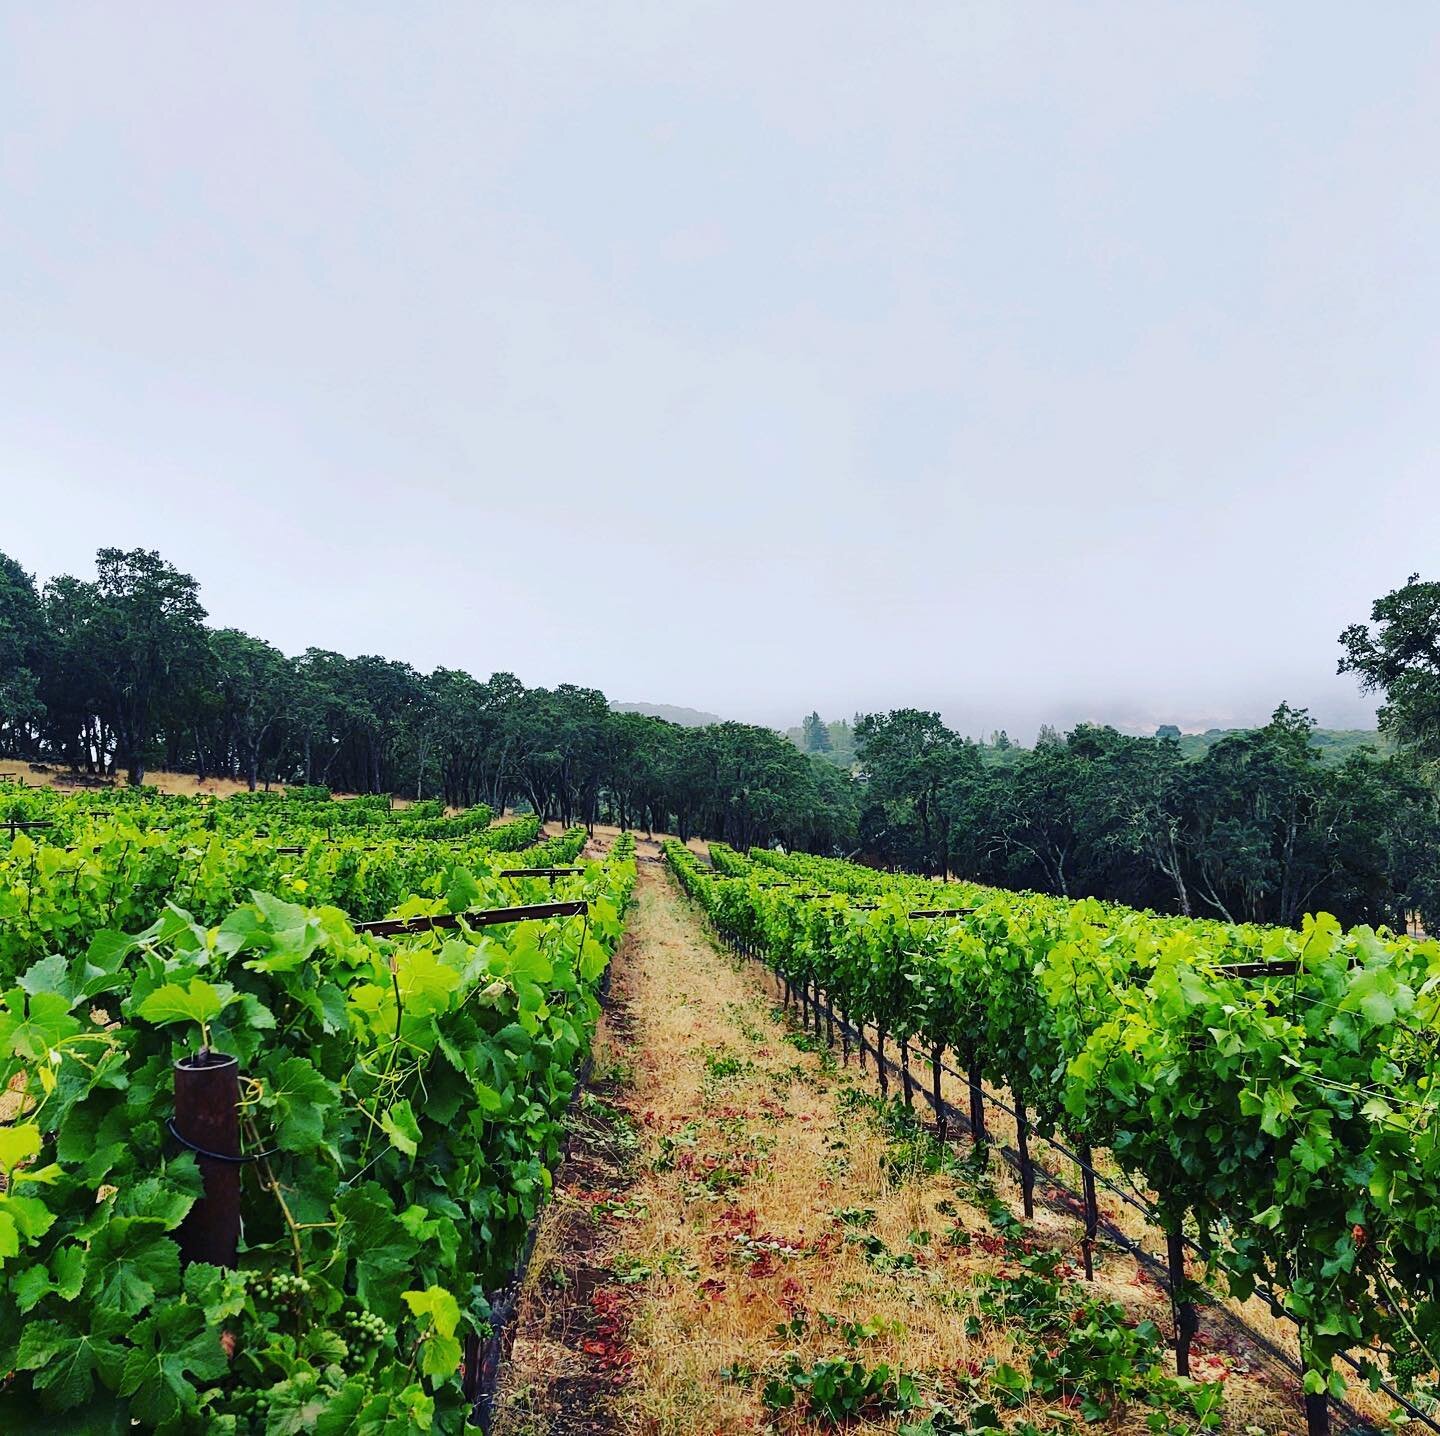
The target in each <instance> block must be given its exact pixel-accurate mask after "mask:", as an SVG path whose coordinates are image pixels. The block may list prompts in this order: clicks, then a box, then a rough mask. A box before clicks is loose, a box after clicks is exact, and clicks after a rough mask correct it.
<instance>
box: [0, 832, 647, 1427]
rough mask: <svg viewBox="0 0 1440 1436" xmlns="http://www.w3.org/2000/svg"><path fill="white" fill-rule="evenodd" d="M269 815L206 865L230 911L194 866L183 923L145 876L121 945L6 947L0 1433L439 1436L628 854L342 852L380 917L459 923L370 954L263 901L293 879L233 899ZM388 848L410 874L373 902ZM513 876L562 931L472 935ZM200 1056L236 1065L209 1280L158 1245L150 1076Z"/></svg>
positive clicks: (361, 937)
mask: <svg viewBox="0 0 1440 1436" xmlns="http://www.w3.org/2000/svg"><path fill="white" fill-rule="evenodd" d="M286 817H287V822H289V821H290V820H291V819H292V817H293V814H291V813H289V812H288V811H287V814H286ZM112 821H113V822H115V823H116V824H121V825H126V826H127V827H128V829H129V833H130V835H129V836H127V838H126V839H122V840H121V842H122V845H123V844H124V842H126V841H130V842H132V843H133V842H134V841H135V839H134V837H133V834H134V833H142V834H144V833H146V828H145V827H144V826H137V825H136V824H135V823H134V822H133V820H132V819H131V818H130V817H127V816H125V815H123V814H120V813H116V814H115V815H113V819H112ZM426 821H431V820H430V819H426ZM275 824H276V819H275V818H274V817H272V819H271V829H270V832H269V834H268V835H266V836H262V835H260V834H259V833H251V834H249V835H248V836H242V835H241V834H240V833H239V832H235V833H232V834H231V835H230V837H229V838H228V839H227V842H229V843H232V844H234V845H236V846H237V847H238V848H239V849H241V850H243V853H244V856H243V858H237V859H235V866H234V867H233V869H228V870H227V874H226V879H227V880H228V881H229V882H230V883H231V892H230V896H229V898H228V899H226V898H225V897H223V896H222V895H221V885H220V884H219V882H218V880H217V887H216V890H215V896H214V906H207V907H205V908H204V911H205V913H206V915H205V916H204V917H201V916H199V915H197V914H196V913H193V912H190V911H186V910H185V909H184V908H182V907H180V906H178V905H176V904H174V903H169V902H166V901H165V896H166V895H165V893H164V892H163V891H157V892H156V893H155V894H154V900H155V901H157V902H158V904H159V911H158V913H157V914H156V915H155V916H154V919H153V921H151V922H149V923H148V925H147V926H145V927H143V928H142V929H141V930H139V931H136V930H134V929H133V928H132V929H130V930H127V929H126V927H125V925H124V924H118V925H109V926H100V927H98V928H94V924H93V923H92V922H91V918H90V916H89V910H88V909H86V912H85V916H84V917H82V920H81V924H77V926H81V925H84V924H89V925H90V926H91V928H93V929H94V930H92V931H91V932H90V935H89V937H88V941H86V942H85V944H84V946H83V949H81V950H79V951H75V950H74V948H75V946H76V945H77V944H69V943H66V942H64V941H56V942H53V943H52V942H50V941H49V940H48V939H46V938H45V937H35V938H32V941H33V942H35V943H36V944H38V946H35V947H32V949H31V951H30V953H29V954H28V957H29V960H28V961H22V960H21V954H20V953H19V951H18V950H17V951H16V952H15V953H12V954H11V958H12V961H13V964H14V970H15V971H17V972H18V976H16V977H15V978H14V979H13V980H7V982H6V984H5V988H4V990H3V991H0V1089H3V1091H4V1093H5V1094H6V1095H5V1097H4V1099H3V1100H4V1102H5V1106H4V1107H3V1108H0V1174H3V1184H0V1283H3V1289H0V1372H4V1373H8V1375H7V1376H5V1377H4V1378H3V1380H0V1429H3V1430H5V1431H7V1432H22V1431H28V1430H39V1429H42V1428H43V1429H47V1430H54V1429H57V1425H58V1427H59V1428H60V1429H64V1430H66V1431H67V1432H88V1431H93V1432H101V1431H105V1432H110V1431H123V1430H128V1429H131V1428H132V1426H134V1425H139V1426H141V1427H143V1428H145V1429H154V1430H160V1431H166V1432H171V1431H177V1432H178V1431H185V1432H191V1431H194V1432H199V1431H204V1432H225V1431H231V1432H268V1433H288V1432H300V1431H305V1432H310V1431H317V1432H336V1433H338V1432H360V1433H382V1432H383V1433H390V1432H395V1433H399V1432H424V1431H431V1430H436V1429H439V1430H458V1429H460V1428H461V1426H462V1425H463V1423H464V1420H465V1417H466V1415H467V1413H468V1411H469V1409H470V1408H469V1403H468V1400H467V1398H466V1395H465V1393H464V1391H463V1389H462V1379H461V1370H460V1368H461V1353H462V1344H463V1343H464V1341H465V1340H466V1338H467V1337H472V1336H483V1335H484V1334H485V1333H486V1329H487V1322H488V1318H489V1315H490V1312H489V1309H488V1304H487V1301H486V1296H485V1293H486V1292H487V1290H490V1289H492V1288H494V1287H495V1286H497V1285H499V1284H500V1283H501V1282H502V1281H503V1280H504V1278H505V1277H506V1275H507V1274H508V1272H509V1271H510V1269H511V1267H512V1266H513V1264H514V1262H515V1260H516V1258H517V1256H518V1255H519V1253H520V1252H521V1251H522V1249H523V1246H524V1243H525V1240H526V1235H527V1231H528V1229H529V1227H530V1225H531V1223H532V1221H533V1219H534V1217H535V1214H536V1211H537V1209H538V1206H539V1204H540V1203H541V1201H542V1200H543V1197H544V1195H545V1193H546V1191H547V1189H548V1187H549V1183H550V1173H551V1171H552V1169H553V1167H554V1165H555V1162H556V1160H557V1157H558V1153H559V1149H560V1142H561V1138H562V1132H563V1125H562V1123H563V1115H564V1110H565V1106H566V1103H567V1101H568V1099H569V1097H570V1095H571V1093H572V1091H573V1088H574V1084H575V1080H576V1077H575V1073H576V1069H577V1066H578V1065H579V1063H580V1061H581V1060H582V1058H583V1055H584V1053H585V1051H586V1050H587V1048H588V1044H589V1041H590V1037H591V1034H592V1032H593V1028H594V1023H595V1020H596V1016H597V1013H598V1004H597V989H598V985H599V982H600V979H601V977H602V975H603V972H604V970H605V967H606V965H607V963H608V960H609V957H610V955H611V953H612V952H613V951H614V948H615V946H616V944H617V942H618V940H619V936H620V931H621V924H622V920H623V914H624V910H625V906H626V903H627V901H628V897H629V894H630V890H631V888H632V886H633V883H634V878H635V865H634V855H633V843H632V842H630V841H629V840H628V839H622V840H621V841H620V842H618V843H617V844H616V845H615V846H614V848H613V849H612V851H611V853H610V855H609V856H608V857H607V858H606V859H605V860H604V861H603V862H588V863H584V864H583V866H582V867H581V868H580V870H579V871H577V872H574V873H573V874H572V873H562V874H556V875H555V876H554V877H553V880H550V881H546V880H543V879H531V878H522V879H509V878H502V877H499V876H498V875H497V873H498V871H499V869H500V867H501V864H500V863H498V862H496V861H495V850H494V848H493V847H491V846H489V845H483V846H479V847H475V846H472V845H471V842H470V835H465V836H466V841H464V842H462V843H460V844H458V845H457V844H451V843H448V842H444V841H440V840H439V839H438V838H435V839H431V838H427V839H414V840H411V839H408V838H387V839H385V840H383V841H382V842H381V843H379V844H378V845H377V850H376V853H375V854H373V855H370V856H373V857H374V858H376V859H377V860H378V862H377V866H376V867H375V868H374V869H367V871H373V872H374V874H375V879H374V880H375V884H376V886H375V888H374V889H370V890H366V889H363V888H361V887H356V888H355V889H354V890H353V891H352V892H348V893H347V896H349V897H350V898H351V900H352V901H353V902H355V903H356V905H357V906H358V907H359V908H360V909H362V910H363V909H365V908H366V906H367V903H368V905H369V906H371V907H373V906H376V905H379V906H380V910H381V911H382V912H385V913H386V914H387V915H388V916H392V917H416V916H432V915H438V914H461V916H459V917H458V918H456V919H455V922H454V925H453V926H451V927H449V928H447V929H445V930H440V929H438V928H431V929H428V930H425V931H419V932H413V933H405V934H402V935H400V936H397V937H395V938H393V939H389V940H387V939H384V938H381V937H377V936H375V935H374V934H371V933H367V932H363V931H357V929H356V922H357V919H356V917H355V913H354V912H347V911H342V910H341V908H340V907H339V906H334V905H328V904H324V903H322V902H317V901H315V900H314V897H315V894H314V891H313V890H312V892H311V893H310V894H309V897H310V899H311V900H310V901H295V900H292V899H293V898H295V897H298V896H300V895H301V894H302V893H303V891H304V890H303V889H297V886H296V884H295V882H293V881H292V882H291V883H290V885H289V887H288V888H287V889H285V892H286V894H287V895H285V896H282V895H277V894H275V893H273V892H267V891H264V890H263V889H257V890H255V891H254V892H252V893H251V894H250V895H249V898H248V900H245V898H244V897H243V894H242V893H240V892H236V891H234V889H235V888H237V887H239V886H240V885H241V884H243V883H244V882H245V881H246V876H245V875H246V873H247V872H249V871H250V867H249V866H247V864H251V863H262V862H263V861H264V859H263V857H261V856H260V854H261V852H262V849H263V847H264V846H266V845H268V846H269V847H270V848H272V849H273V848H274V847H276V846H277V845H294V844H293V843H286V842H285V840H286V839H293V838H295V837H297V836H302V835H301V834H299V833H298V832H297V828H296V827H294V826H292V827H290V828H289V829H288V830H283V829H281V828H280V827H278V826H276V825H275ZM180 826H181V827H182V828H183V827H184V824H183V823H182V824H181V825H180ZM242 826H243V825H242ZM300 826H303V825H300ZM483 831H484V830H482V832H483ZM153 836H154V837H156V838H157V839H163V840H170V839H171V837H172V836H173V831H172V834H158V833H157V834H154V835H153ZM477 836H478V835H477ZM530 836H531V837H533V836H534V830H533V828H532V829H531V831H530ZM26 841H29V840H28V839H27V840H26ZM110 841H111V839H110V838H108V837H106V836H104V835H103V834H101V833H98V832H97V833H96V834H93V835H92V836H91V837H89V838H84V839H82V842H89V843H94V844H95V845H97V846H98V847H99V848H101V849H102V850H103V849H104V848H105V846H106V844H107V843H108V842H110ZM181 841H183V842H185V843H189V842H190V841H191V838H190V837H188V836H186V837H183V838H182V839H181ZM348 841H349V840H348V839H347V840H346V842H348ZM583 842H584V834H583V832H582V831H580V830H572V832H571V833H568V834H566V835H564V836H563V837H562V838H560V839H553V840H550V842H549V843H548V844H546V845H544V846H543V847H542V848H540V849H539V850H535V849H531V850H530V851H529V852H526V853H525V854H524V861H525V863H526V865H527V866H550V865H557V864H561V863H568V862H572V861H573V860H574V859H575V858H577V857H578V856H579V851H580V848H581V846H582V845H583ZM300 845H301V846H302V848H303V851H302V853H301V854H299V855H293V854H292V855H288V860H289V861H291V862H293V861H294V860H295V859H296V857H300V858H307V857H311V856H313V858H314V864H313V866H311V867H310V868H308V869H307V870H306V872H307V874H308V876H307V877H306V878H303V879H301V880H302V881H305V882H307V883H308V882H310V881H312V880H313V882H314V884H315V887H318V888H321V889H322V892H323V893H324V895H325V896H329V894H330V893H331V892H333V891H335V890H336V889H335V888H325V887H324V884H325V882H326V881H330V882H333V883H336V884H337V885H338V883H339V882H340V879H339V878H338V877H336V876H335V870H333V869H332V868H331V867H329V866H328V863H329V855H330V854H331V853H332V851H335V850H334V849H332V847H331V846H330V845H322V844H321V843H319V842H318V841H315V842H308V843H307V842H302V843H301V844H300ZM17 847H18V848H20V849H21V854H22V859H24V860H28V858H29V857H30V854H28V853H25V851H24V847H23V845H22V843H21V840H20V838H19V837H17V838H16V840H15V842H14V844H12V848H11V857H12V860H13V855H14V850H15V848H17ZM252 848H253V850H252ZM195 851H200V852H201V854H202V860H204V859H207V858H208V857H209V856H210V855H211V853H212V850H211V849H209V848H208V847H206V848H201V849H198V850H187V856H186V857H185V858H184V860H183V861H184V863H185V864H189V863H191V862H193V861H194V856H193V853H194V852H195ZM339 851H344V848H343V846H342V847H341V848H340V849H339ZM220 860H221V861H224V859H223V858H222V859H220ZM513 860H514V859H513V858H512V861H513ZM17 861H18V860H17ZM387 862H388V863H390V864H393V865H396V866H399V867H400V868H401V869H402V870H403V872H404V874H405V880H406V882H408V883H409V884H410V887H409V890H408V893H407V894H406V895H405V897H404V899H403V900H402V901H399V902H395V901H393V900H392V899H391V897H390V894H391V892H392V891H393V883H392V881H391V880H390V879H389V878H388V877H386V876H385V874H384V864H385V863H387ZM356 881H357V882H358V881H359V880H358V879H357V880H356ZM541 889H543V893H544V896H545V897H547V898H548V897H551V896H553V897H555V898H557V899H564V900H584V903H585V904H586V905H587V906H586V910H585V912H584V914H583V916H575V917H564V918H561V919H558V920H554V921H548V922H534V921H526V922H513V923H508V924H503V925H494V926H485V927H480V926H474V925H472V924H470V923H467V921H466V919H465V917H464V916H463V914H464V913H466V912H473V911H475V910H477V909H485V908H497V907H508V906H511V905H514V904H515V903H516V902H517V901H519V902H524V901H526V900H527V899H530V898H532V897H534V896H537V895H538V893H539V891H540V890H541ZM42 890H43V891H45V892H46V894H47V898H48V899H50V900H51V901H53V903H54V905H55V907H56V910H57V911H58V910H59V909H60V908H62V907H63V897H60V898H57V897H55V896H54V894H53V893H52V892H51V891H50V890H49V889H42ZM60 891H61V892H62V893H63V891H64V888H63V884H62V885H61V886H60ZM367 892H368V896H367ZM77 901H78V899H77ZM207 901H208V899H207ZM216 907H220V908H223V911H221V912H217V911H216V910H215V909H216ZM6 927H7V928H8V927H9V923H8V922H7V923H6ZM56 931H57V932H59V933H61V934H63V933H64V932H65V931H66V929H65V928H64V927H63V925H60V926H57V928H56ZM199 1050H205V1051H210V1052H220V1053H226V1054H229V1055H231V1056H233V1057H235V1058H236V1059H237V1061H238V1064H239V1068H240V1071H241V1073H242V1074H243V1102H242V1124H241V1130H242V1132H243V1134H244V1148H245V1152H246V1153H247V1154H248V1155H247V1159H246V1160H245V1161H244V1163H243V1165H242V1166H241V1174H242V1175H241V1182H242V1192H241V1196H242V1213H243V1234H242V1237H241V1240H240V1247H239V1255H238V1259H237V1265H236V1267H235V1268H234V1269H229V1268H225V1267H221V1266H214V1265H209V1264H207V1263H205V1262H201V1261H193V1262H191V1263H189V1264H188V1265H185V1264H183V1263H182V1259H181V1247H180V1243H179V1240H178V1237H179V1235H180V1232H181V1228H182V1225H183V1224H184V1223H185V1222H186V1219H187V1217H188V1216H190V1214H191V1213H192V1210H193V1209H194V1207H195V1204H196V1202H197V1201H198V1200H199V1199H200V1197H201V1194H202V1190H203V1186H202V1176H201V1170H200V1167H199V1166H198V1164H197V1159H196V1156H195V1155H194V1154H193V1153H192V1152H190V1151H185V1150H183V1149H182V1147H181V1146H179V1145H178V1144H177V1143H176V1141H175V1140H174V1138H173V1135H172V1133H171V1132H170V1131H167V1124H169V1122H170V1119H171V1115H172V1111H173V1106H172V1102H173V1099H172V1085H173V1075H172V1074H173V1072H174V1067H175V1063H176V1062H177V1060H180V1059H183V1058H187V1057H191V1056H193V1055H194V1054H195V1053H196V1052H197V1051H199Z"/></svg>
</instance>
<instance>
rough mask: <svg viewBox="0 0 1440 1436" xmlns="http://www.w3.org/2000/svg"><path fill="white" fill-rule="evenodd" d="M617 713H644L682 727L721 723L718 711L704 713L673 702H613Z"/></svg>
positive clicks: (613, 708) (702, 726) (613, 707)
mask: <svg viewBox="0 0 1440 1436" xmlns="http://www.w3.org/2000/svg"><path fill="white" fill-rule="evenodd" d="M610 707H611V709H612V710H613V711H614V712H616V713H643V714H644V715H645V716H646V717H647V718H663V719H664V720H665V721H666V722H667V723H678V724H679V725H680V726H681V727H682V728H708V727H709V726H710V724H712V723H719V722H720V721H721V720H720V715H719V714H718V713H702V712H701V711H700V710H699V709H698V708H677V707H676V706H675V705H674V704H673V703H612V704H611V705H610Z"/></svg>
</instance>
